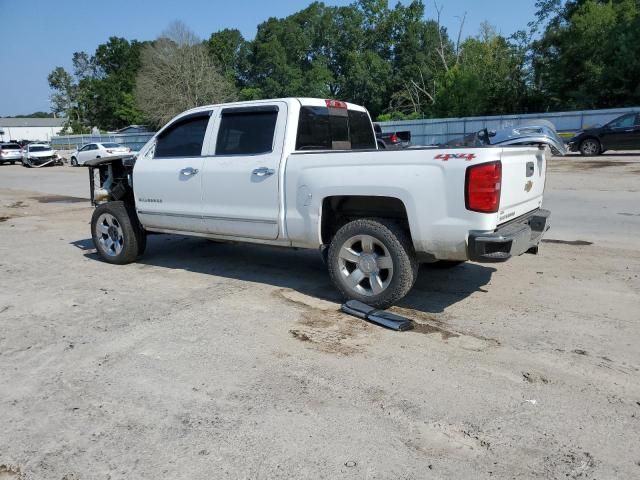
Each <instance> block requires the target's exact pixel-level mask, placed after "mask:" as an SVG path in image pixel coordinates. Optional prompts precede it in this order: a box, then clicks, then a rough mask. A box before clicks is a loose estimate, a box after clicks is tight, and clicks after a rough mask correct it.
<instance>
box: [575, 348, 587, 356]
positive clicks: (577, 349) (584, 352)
mask: <svg viewBox="0 0 640 480" xmlns="http://www.w3.org/2000/svg"><path fill="white" fill-rule="evenodd" d="M571 352H572V353H575V354H576V355H588V353H587V351H586V350H582V349H581V348H576V349H575V350H571Z"/></svg>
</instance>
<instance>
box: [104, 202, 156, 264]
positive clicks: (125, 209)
mask: <svg viewBox="0 0 640 480" xmlns="http://www.w3.org/2000/svg"><path fill="white" fill-rule="evenodd" d="M91 236H92V238H93V244H94V245H95V247H96V250H97V251H98V253H99V254H100V256H101V257H102V258H103V260H104V261H106V262H108V263H115V264H118V265H124V264H127V263H131V262H134V261H135V260H136V259H137V258H138V257H140V256H141V255H142V254H143V253H144V250H145V247H146V240H147V239H146V234H145V232H144V230H143V228H142V226H141V225H140V222H139V221H138V218H137V216H136V213H135V211H134V210H133V208H132V207H130V206H128V205H126V204H125V203H124V202H107V203H103V204H102V205H99V206H98V207H97V208H96V209H95V210H94V212H93V215H92V216H91Z"/></svg>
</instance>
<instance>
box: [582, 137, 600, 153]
mask: <svg viewBox="0 0 640 480" xmlns="http://www.w3.org/2000/svg"><path fill="white" fill-rule="evenodd" d="M579 149H580V153H581V154H582V155H584V156H587V157H588V156H594V155H600V154H601V153H602V145H601V143H600V142H599V141H598V140H597V139H596V138H585V139H584V140H582V141H581V142H580V147H579Z"/></svg>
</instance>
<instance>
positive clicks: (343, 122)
mask: <svg viewBox="0 0 640 480" xmlns="http://www.w3.org/2000/svg"><path fill="white" fill-rule="evenodd" d="M367 149H373V150H375V149H376V139H375V135H374V132H373V126H372V124H371V120H370V118H369V114H368V113H367V112H366V111H365V110H357V109H351V108H347V104H346V103H344V102H339V101H336V100H327V101H326V106H319V105H318V106H315V105H303V106H302V107H301V108H300V116H299V119H298V133H297V137H296V150H297V151H309V150H367Z"/></svg>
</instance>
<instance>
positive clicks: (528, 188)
mask: <svg viewBox="0 0 640 480" xmlns="http://www.w3.org/2000/svg"><path fill="white" fill-rule="evenodd" d="M532 188H533V182H532V181H531V180H529V181H528V182H527V183H525V184H524V191H525V192H530V191H531V189H532Z"/></svg>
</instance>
